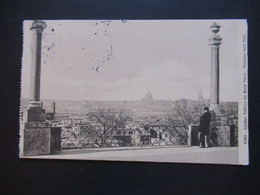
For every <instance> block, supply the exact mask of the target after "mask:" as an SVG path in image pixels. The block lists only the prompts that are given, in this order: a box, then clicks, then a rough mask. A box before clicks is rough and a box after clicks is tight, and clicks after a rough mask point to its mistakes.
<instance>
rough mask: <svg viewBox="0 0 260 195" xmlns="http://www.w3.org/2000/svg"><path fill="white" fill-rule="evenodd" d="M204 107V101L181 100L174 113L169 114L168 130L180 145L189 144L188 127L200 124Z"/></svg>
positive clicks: (177, 103)
mask: <svg viewBox="0 0 260 195" xmlns="http://www.w3.org/2000/svg"><path fill="white" fill-rule="evenodd" d="M203 107H205V103H204V102H202V101H193V100H187V99H181V100H179V101H176V102H175V105H174V106H173V108H172V111H171V112H170V113H167V115H166V124H167V126H168V128H167V130H168V132H169V133H171V134H172V135H173V136H174V137H175V138H176V139H177V140H178V142H179V144H187V140H188V127H189V125H191V124H198V123H199V119H200V116H201V115H202V112H203Z"/></svg>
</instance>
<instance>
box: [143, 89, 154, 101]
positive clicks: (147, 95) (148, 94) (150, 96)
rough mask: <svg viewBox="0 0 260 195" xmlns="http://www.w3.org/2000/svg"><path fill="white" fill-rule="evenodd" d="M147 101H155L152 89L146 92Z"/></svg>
mask: <svg viewBox="0 0 260 195" xmlns="http://www.w3.org/2000/svg"><path fill="white" fill-rule="evenodd" d="M144 100H145V101H153V95H152V94H151V92H150V90H149V91H148V93H147V94H146V96H145V98H144Z"/></svg>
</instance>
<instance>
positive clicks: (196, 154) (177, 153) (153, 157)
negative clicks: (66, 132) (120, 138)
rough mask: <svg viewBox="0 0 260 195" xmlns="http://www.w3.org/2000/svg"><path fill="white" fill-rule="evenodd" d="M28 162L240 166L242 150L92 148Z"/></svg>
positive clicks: (171, 147) (63, 151)
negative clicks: (85, 161)
mask: <svg viewBox="0 0 260 195" xmlns="http://www.w3.org/2000/svg"><path fill="white" fill-rule="evenodd" d="M24 158H35V159H68V160H102V161H139V162H144V161H145V162H176V163H180V162H181V163H209V164H238V147H212V148H199V147H198V146H193V147H189V146H179V147H176V146H175V147H173V146H165V147H162V146H160V147H155V146H153V147H121V148H89V149H82V150H79V149H78V150H62V151H60V152H56V153H55V154H52V155H41V156H27V157H24Z"/></svg>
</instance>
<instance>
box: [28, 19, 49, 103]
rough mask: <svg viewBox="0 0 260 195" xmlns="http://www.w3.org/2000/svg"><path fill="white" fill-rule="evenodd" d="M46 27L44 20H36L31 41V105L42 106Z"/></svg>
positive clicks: (33, 24) (32, 28)
mask: <svg viewBox="0 0 260 195" xmlns="http://www.w3.org/2000/svg"><path fill="white" fill-rule="evenodd" d="M45 28H46V23H45V22H43V21H37V20H36V21H34V22H33V23H32V27H31V28H30V29H31V30H32V31H33V38H32V42H31V52H32V61H31V82H30V102H29V107H41V102H40V87H41V46H42V32H43V30H44V29H45Z"/></svg>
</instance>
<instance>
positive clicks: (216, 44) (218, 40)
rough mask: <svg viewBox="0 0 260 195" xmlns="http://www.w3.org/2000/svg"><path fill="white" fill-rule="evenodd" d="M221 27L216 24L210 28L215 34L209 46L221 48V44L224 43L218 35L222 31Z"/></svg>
mask: <svg viewBox="0 0 260 195" xmlns="http://www.w3.org/2000/svg"><path fill="white" fill-rule="evenodd" d="M220 27H221V26H220V25H218V24H216V23H215V22H214V23H213V24H212V25H211V26H210V29H211V31H212V32H213V37H212V38H210V39H209V45H210V46H211V47H219V46H220V44H221V43H222V42H221V40H222V38H221V37H220V36H219V35H217V33H218V32H219V30H220Z"/></svg>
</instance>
